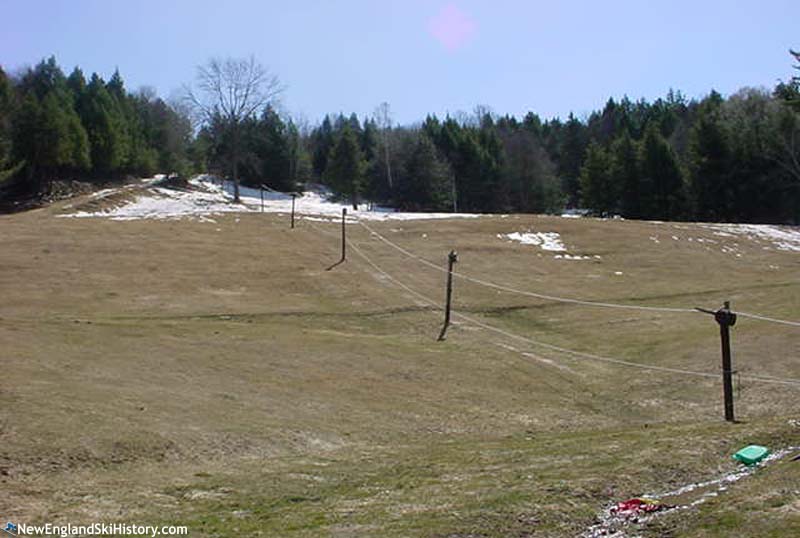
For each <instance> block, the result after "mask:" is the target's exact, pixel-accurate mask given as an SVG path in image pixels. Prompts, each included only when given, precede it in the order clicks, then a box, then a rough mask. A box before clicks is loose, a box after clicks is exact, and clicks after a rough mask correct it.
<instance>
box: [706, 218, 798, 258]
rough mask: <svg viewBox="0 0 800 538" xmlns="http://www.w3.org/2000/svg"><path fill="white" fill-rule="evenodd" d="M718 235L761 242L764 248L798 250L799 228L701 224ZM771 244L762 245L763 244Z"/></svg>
mask: <svg viewBox="0 0 800 538" xmlns="http://www.w3.org/2000/svg"><path fill="white" fill-rule="evenodd" d="M701 226H703V227H704V228H708V229H710V230H713V233H714V235H717V236H720V237H740V238H744V239H749V240H751V241H755V242H757V243H761V244H762V248H763V249H764V250H770V248H775V249H777V250H785V251H791V252H800V228H797V227H788V226H771V225H768V224H702V225H701ZM765 243H766V244H768V245H771V246H764V244H765Z"/></svg>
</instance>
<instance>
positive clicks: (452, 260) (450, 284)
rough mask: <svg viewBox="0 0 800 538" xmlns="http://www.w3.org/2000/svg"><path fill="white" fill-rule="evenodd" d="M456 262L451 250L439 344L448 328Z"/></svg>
mask: <svg viewBox="0 0 800 538" xmlns="http://www.w3.org/2000/svg"><path fill="white" fill-rule="evenodd" d="M457 261H458V254H457V253H456V251H455V250H451V251H450V254H448V255H447V296H446V299H445V304H444V325H443V326H442V332H440V333H439V338H438V340H439V341H440V342H441V341H442V340H444V339H445V335H446V334H447V328H448V327H449V326H450V304H451V301H452V298H453V265H455V263H456V262H457Z"/></svg>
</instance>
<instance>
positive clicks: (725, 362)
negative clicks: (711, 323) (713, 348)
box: [696, 301, 736, 422]
mask: <svg viewBox="0 0 800 538" xmlns="http://www.w3.org/2000/svg"><path fill="white" fill-rule="evenodd" d="M696 310H699V311H700V312H704V313H706V314H712V315H713V316H714V320H715V321H716V322H717V323H718V324H719V338H720V344H721V346H720V347H721V349H722V397H723V405H724V407H725V420H727V421H728V422H735V421H736V418H735V415H734V412H733V359H732V358H731V332H730V328H731V327H733V326H734V325H735V324H736V314H734V313H733V312H731V303H730V301H725V302H724V303H723V306H722V308H720V309H719V310H707V309H705V308H696Z"/></svg>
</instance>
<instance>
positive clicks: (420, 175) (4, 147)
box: [0, 52, 800, 224]
mask: <svg viewBox="0 0 800 538" xmlns="http://www.w3.org/2000/svg"><path fill="white" fill-rule="evenodd" d="M791 54H792V56H791V57H792V58H793V60H794V61H795V62H797V63H798V64H797V65H794V66H793V67H794V68H795V69H800V54H798V53H795V52H792V53H791ZM788 71H790V62H787V72H788ZM157 172H161V173H166V174H175V175H177V176H180V177H187V176H189V175H191V174H195V173H201V172H210V173H215V174H218V175H222V176H235V177H236V179H237V181H239V180H240V181H241V182H242V183H243V184H245V185H259V184H266V185H268V186H270V187H271V188H274V189H278V190H283V191H296V190H300V189H302V188H303V187H304V186H305V185H307V184H311V183H321V184H324V185H326V186H327V187H328V188H329V189H330V190H331V191H332V192H333V193H334V194H335V195H336V196H338V197H339V198H341V199H347V200H349V201H351V202H352V203H353V204H358V203H359V202H360V201H370V202H374V203H379V204H382V205H388V206H392V207H397V208H400V209H404V210H408V211H418V210H419V211H421V210H426V211H427V210H435V211H460V212H485V213H512V212H526V213H553V212H561V211H563V210H565V209H576V210H580V211H581V212H582V213H583V212H585V213H587V214H591V215H597V216H616V215H618V216H621V217H624V218H629V219H658V220H697V221H724V222H754V223H784V224H798V223H800V78H799V77H792V76H788V78H787V80H785V81H781V82H779V83H777V84H776V85H775V86H774V87H773V88H771V89H767V88H743V89H741V90H739V91H737V92H735V93H733V94H731V95H728V96H723V95H721V94H720V93H718V92H716V91H713V90H712V91H710V92H709V93H708V94H707V95H706V96H704V97H702V98H692V99H688V98H686V97H685V96H684V95H683V94H682V93H681V92H680V91H674V90H671V91H669V92H668V93H667V94H666V96H664V97H663V98H659V99H656V100H654V101H652V102H648V101H647V100H644V99H639V100H636V101H634V100H631V99H629V98H628V97H622V98H609V99H608V101H607V102H606V104H605V106H604V107H603V108H602V109H601V110H596V111H594V112H592V113H590V114H588V115H587V116H586V117H576V116H575V115H574V114H570V115H569V116H568V117H567V118H566V119H562V118H547V119H543V118H541V117H539V116H538V115H537V114H535V113H534V112H528V113H527V114H525V115H524V116H523V117H519V118H518V117H514V116H510V115H497V114H495V113H493V112H492V110H491V109H490V108H489V107H486V106H478V107H476V108H475V110H474V111H473V112H471V113H463V112H462V113H454V114H452V115H447V116H445V117H437V116H436V115H429V116H427V117H426V118H425V119H424V120H422V121H420V122H419V123H416V124H413V125H404V126H403V125H397V124H395V123H394V122H393V121H392V118H391V109H390V107H389V105H388V104H387V103H383V104H381V105H380V106H378V107H377V108H376V110H375V113H374V114H373V115H371V116H369V117H362V118H359V117H358V116H357V115H355V114H350V115H344V114H342V113H337V114H329V115H327V116H325V117H324V118H323V119H322V120H321V121H320V122H319V123H318V124H316V125H309V124H308V122H306V121H299V120H297V119H295V118H292V117H290V116H289V115H288V114H286V113H283V112H282V111H281V107H280V102H279V100H278V99H276V100H273V101H270V102H268V103H265V104H264V106H263V107H261V108H260V109H258V110H253V111H252V112H248V113H247V114H244V115H243V116H242V117H239V118H236V125H235V128H232V125H231V121H230V119H229V118H228V117H226V116H225V115H224V114H221V113H218V111H217V112H215V113H212V114H210V115H209V116H208V117H206V118H205V119H199V118H198V117H197V115H196V114H194V113H193V110H192V107H191V106H190V104H189V103H187V102H185V101H184V100H180V99H178V100H173V101H170V102H167V101H165V100H164V99H162V98H160V97H158V96H157V95H156V93H155V91H153V90H152V89H148V88H142V89H139V90H137V91H135V92H131V91H129V90H128V89H127V88H126V87H125V84H124V81H123V78H122V76H121V75H120V73H119V71H115V72H114V73H113V74H112V76H111V77H110V78H109V79H108V80H107V81H106V80H104V79H103V78H102V77H101V76H100V75H98V74H96V73H94V74H92V75H91V76H89V77H88V80H87V77H86V76H85V75H84V73H83V72H82V71H81V69H80V68H77V67H76V68H75V69H73V70H72V72H71V73H70V74H69V75H66V74H65V73H64V72H63V71H62V70H61V68H60V67H59V65H58V63H57V61H56V59H55V58H53V57H51V58H49V59H45V60H42V61H41V62H40V63H39V64H37V65H36V66H35V67H31V68H28V69H24V70H21V71H19V72H17V73H14V74H9V73H7V72H5V71H4V70H3V69H2V68H1V67H0V201H2V197H10V196H20V193H25V194H26V195H27V196H31V197H37V196H38V197H42V196H45V195H46V194H47V193H48V192H50V191H51V190H52V189H53V186H54V185H55V184H59V183H65V182H66V183H69V182H75V181H80V182H88V183H94V184H98V185H99V184H106V183H109V182H118V181H124V180H126V179H129V178H132V177H148V176H152V175H153V174H155V173H157Z"/></svg>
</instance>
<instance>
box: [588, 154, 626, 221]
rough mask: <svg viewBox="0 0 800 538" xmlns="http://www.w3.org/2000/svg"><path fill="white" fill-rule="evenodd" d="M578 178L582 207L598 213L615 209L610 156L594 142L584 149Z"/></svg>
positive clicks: (606, 212) (615, 199)
mask: <svg viewBox="0 0 800 538" xmlns="http://www.w3.org/2000/svg"><path fill="white" fill-rule="evenodd" d="M580 180H581V202H582V205H583V207H586V208H590V209H592V210H593V211H595V212H596V213H600V214H608V213H611V212H614V211H616V209H617V199H618V196H617V192H616V189H615V185H614V184H613V182H612V177H611V158H610V157H609V155H608V153H607V152H606V150H605V149H603V147H602V146H600V145H599V144H597V143H596V142H592V143H591V144H589V147H588V148H587V149H586V159H585V160H584V163H583V166H582V167H581V177H580Z"/></svg>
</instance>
